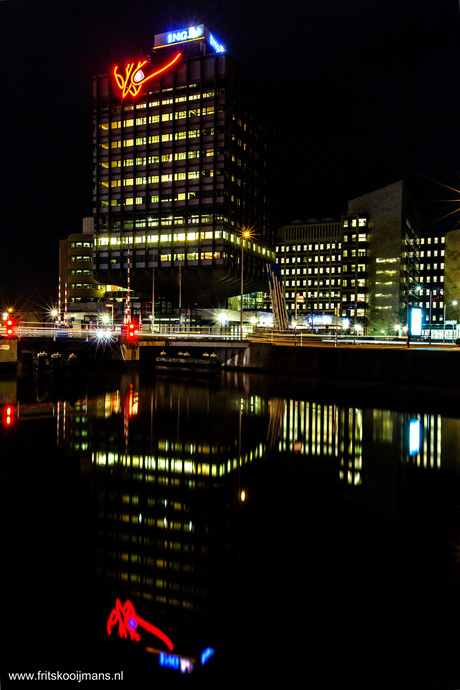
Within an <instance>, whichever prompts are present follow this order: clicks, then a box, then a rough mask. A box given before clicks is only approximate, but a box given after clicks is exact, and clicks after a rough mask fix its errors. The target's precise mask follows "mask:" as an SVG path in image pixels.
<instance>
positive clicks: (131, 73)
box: [113, 53, 182, 98]
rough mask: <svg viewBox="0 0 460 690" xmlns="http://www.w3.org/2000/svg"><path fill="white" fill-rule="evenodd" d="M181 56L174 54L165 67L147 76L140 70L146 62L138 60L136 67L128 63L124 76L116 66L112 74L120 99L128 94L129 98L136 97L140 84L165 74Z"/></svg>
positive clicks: (132, 63)
mask: <svg viewBox="0 0 460 690" xmlns="http://www.w3.org/2000/svg"><path fill="white" fill-rule="evenodd" d="M181 55H182V53H176V55H175V56H174V57H173V59H172V60H170V61H169V62H168V63H167V64H166V65H163V67H160V68H159V69H157V70H155V71H154V72H150V74H147V75H146V74H145V73H144V71H143V69H142V68H143V67H144V65H146V64H147V62H148V60H139V62H138V63H137V65H136V64H135V63H134V62H130V63H129V64H128V65H126V67H125V76H123V75H122V74H120V73H119V72H118V65H117V66H116V67H115V68H114V70H113V74H114V77H115V79H116V81H117V84H118V86H119V87H120V90H121V95H122V97H123V98H125V97H126V96H127V95H128V94H131V96H137V94H138V93H139V91H140V90H141V86H142V84H144V83H145V82H146V81H148V80H149V79H153V77H157V76H158V75H159V74H161V73H162V72H166V70H168V69H169V68H170V67H172V66H173V65H175V64H176V62H177V61H178V60H179V59H180V57H181Z"/></svg>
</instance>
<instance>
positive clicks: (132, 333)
mask: <svg viewBox="0 0 460 690" xmlns="http://www.w3.org/2000/svg"><path fill="white" fill-rule="evenodd" d="M138 335H139V327H138V324H137V323H136V322H135V321H131V322H130V323H129V324H128V340H134V339H135V338H137V336H138Z"/></svg>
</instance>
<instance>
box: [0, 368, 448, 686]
mask: <svg viewBox="0 0 460 690" xmlns="http://www.w3.org/2000/svg"><path fill="white" fill-rule="evenodd" d="M8 398H10V399H15V400H16V401H17V406H16V407H15V413H14V414H13V417H12V420H11V423H10V424H6V418H5V417H3V419H2V436H1V441H0V452H1V465H0V466H1V487H2V493H1V505H2V511H3V515H2V525H3V529H2V547H3V548H2V554H3V563H4V565H3V569H2V571H3V576H4V577H3V606H2V609H3V610H2V614H3V615H2V618H3V626H2V628H3V636H4V643H3V652H4V653H3V655H2V656H3V663H2V677H1V680H2V683H3V687H29V686H31V685H33V683H30V682H29V683H27V682H26V681H23V683H24V684H21V682H19V681H12V680H11V679H9V678H8V673H12V672H30V673H37V672H39V671H40V672H41V673H42V674H53V673H54V674H56V675H55V676H54V678H57V679H58V680H59V679H60V680H61V683H59V682H58V685H57V687H68V686H69V687H71V686H72V682H71V680H70V678H72V676H68V678H69V680H67V679H66V678H67V677H66V676H63V675H62V674H75V675H74V676H73V677H74V678H75V681H74V685H75V686H76V685H80V687H82V686H83V685H85V682H87V683H88V684H89V683H90V681H89V680H88V681H84V680H82V677H81V676H80V675H79V673H92V674H96V673H108V674H116V673H120V672H122V673H123V682H122V683H121V682H120V681H116V680H113V682H112V685H113V684H115V685H119V686H120V687H121V686H123V687H126V688H141V689H143V688H152V687H156V688H169V687H171V688H176V687H213V688H215V687H219V688H235V687H238V688H246V687H248V688H249V687H260V688H281V687H283V688H315V689H316V688H318V689H322V688H324V689H326V688H336V687H344V688H348V687H350V688H369V689H374V688H384V687H385V688H388V687H392V688H404V689H406V688H417V689H419V688H427V689H428V688H430V689H431V688H446V689H447V688H457V687H460V662H459V649H460V626H459V620H460V616H459V614H460V597H459V591H460V491H459V489H460V487H459V469H460V459H459V454H458V442H457V440H458V437H459V434H460V422H459V418H460V408H459V406H458V403H457V401H456V398H455V395H454V393H452V394H448V393H445V392H444V393H436V392H434V391H421V390H418V391H414V390H410V389H400V390H394V389H390V388H386V387H375V388H372V387H365V386H362V387H357V386H352V385H351V384H348V385H346V384H344V385H340V386H332V387H331V386H329V388H327V387H325V385H324V384H323V383H321V382H313V381H308V380H301V379H298V378H276V377H263V376H260V375H250V376H249V375H243V374H224V375H223V376H222V380H221V381H219V382H211V383H206V382H190V381H189V382H187V381H181V380H173V379H168V378H163V377H157V378H156V379H155V377H154V376H153V375H152V374H150V373H147V372H141V374H140V375H139V374H138V373H134V372H129V373H111V374H107V373H104V372H100V373H96V372H89V373H88V374H85V375H84V376H81V377H80V378H79V380H78V381H75V382H72V383H71V384H70V385H68V386H67V387H65V388H62V389H59V390H52V389H51V388H50V387H49V386H47V385H44V386H40V387H37V385H36V383H35V382H34V381H33V378H32V377H31V376H27V375H25V376H23V377H18V378H16V377H13V378H9V379H5V378H3V379H2V381H1V383H0V399H1V400H6V399H8ZM117 599H118V600H119V610H118V613H119V614H120V615H118V617H117V613H116V602H117ZM129 602H131V605H132V607H133V609H132V610H131V613H128V607H129ZM120 610H121V613H120ZM112 611H114V613H113V618H112V621H111V624H110V625H109V626H108V621H109V618H110V615H111V613H112ZM124 614H126V615H125V616H124ZM129 619H131V620H129ZM120 621H121V624H122V625H121V628H120V627H119V623H120ZM149 624H150V626H155V627H154V628H152V627H149ZM108 630H110V632H111V634H110V635H109V634H108ZM120 630H122V631H123V630H124V632H125V634H126V638H122V637H120V635H119V631H120ZM158 631H161V632H160V633H158ZM162 633H163V634H164V635H165V636H166V637H167V638H169V639H170V640H171V643H172V644H173V645H174V649H173V650H172V652H171V653H170V652H169V650H168V649H167V647H166V642H165V638H163V639H161V637H158V635H160V636H161V634H162ZM134 634H138V635H139V638H140V639H139V641H136V640H132V639H130V638H131V636H132V635H134ZM205 650H208V652H207V654H206V656H207V657H208V658H207V660H206V663H205V664H204V665H202V663H201V661H200V659H201V654H202V652H204V651H205ZM210 650H214V652H213V653H211V651H210ZM192 660H193V661H192ZM160 663H161V664H163V666H162V665H160ZM192 664H193V671H192V672H191V673H188V672H186V671H187V670H190V669H191V665H192ZM168 665H169V666H170V667H169V668H168V667H167V666H168ZM181 665H182V670H183V671H184V673H181ZM176 666H177V667H178V668H176ZM59 673H60V674H61V676H59V675H57V674H59ZM94 677H95V676H94ZM36 678H37V676H36ZM41 678H42V679H43V678H45V679H46V678H47V679H48V680H43V684H45V683H46V682H49V681H50V680H52V679H53V676H52V675H48V676H46V675H45V676H44V675H42V676H41ZM78 680H80V681H81V682H80V683H78V682H77V681H78ZM37 682H38V681H37V680H36V683H37ZM38 684H39V685H40V683H39V682H38ZM110 685H111V683H109V686H110Z"/></svg>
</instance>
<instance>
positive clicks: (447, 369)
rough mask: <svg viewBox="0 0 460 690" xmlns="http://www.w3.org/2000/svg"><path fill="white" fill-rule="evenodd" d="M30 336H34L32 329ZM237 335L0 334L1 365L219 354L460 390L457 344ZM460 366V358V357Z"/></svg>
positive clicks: (148, 362) (248, 364) (286, 369)
mask: <svg viewBox="0 0 460 690" xmlns="http://www.w3.org/2000/svg"><path fill="white" fill-rule="evenodd" d="M30 331H33V332H30ZM243 335H244V337H243V338H240V337H239V333H238V332H236V333H235V332H223V331H222V332H180V331H178V330H174V331H168V332H165V333H153V334H152V333H140V334H139V336H138V337H137V338H136V339H135V340H134V341H131V342H129V341H127V340H124V339H121V338H120V337H119V336H118V335H114V334H111V333H110V332H109V331H105V334H104V333H101V332H99V331H84V330H83V331H78V330H73V329H68V330H67V331H66V332H65V333H64V334H60V332H59V331H56V329H54V330H53V329H48V330H47V331H45V333H44V332H43V331H40V329H37V328H33V329H29V330H26V329H21V332H20V333H19V334H18V335H17V337H15V338H9V339H8V338H3V339H1V336H0V365H2V368H3V365H9V366H11V367H14V366H15V365H16V364H17V362H24V361H27V360H29V361H32V359H33V358H34V357H36V355H37V354H38V353H39V352H44V353H47V354H48V355H49V356H50V357H51V355H52V354H55V355H59V354H60V355H61V356H62V357H63V358H65V357H68V356H69V355H70V354H74V355H76V357H77V360H78V362H79V366H80V367H82V368H84V367H95V366H97V367H102V366H121V367H123V366H141V367H152V368H154V367H155V365H156V360H157V357H159V356H160V355H161V356H167V357H172V358H176V359H177V358H180V357H184V358H187V357H189V358H190V359H191V358H193V359H200V358H202V359H203V361H205V358H207V357H211V356H212V357H215V360H214V361H218V362H219V363H220V364H221V365H222V366H224V367H225V368H227V369H233V370H246V371H253V372H264V373H271V374H281V375H295V376H303V377H310V378H317V379H330V380H336V381H337V380H350V381H361V382H366V383H367V382H379V383H393V384H397V385H401V384H417V385H429V386H449V387H452V386H458V385H460V366H458V363H457V359H456V357H459V355H460V348H459V347H457V346H456V345H455V344H453V343H442V342H436V343H429V342H424V341H420V340H418V341H412V340H411V341H410V342H409V341H408V340H407V339H406V338H396V337H392V338H390V337H388V338H382V337H381V336H380V337H379V338H369V337H365V336H360V337H359V336H357V335H356V336H354V335H352V336H350V335H349V334H348V335H340V336H338V335H337V336H335V335H331V334H322V335H316V334H312V333H306V332H295V331H294V330H291V331H289V332H285V333H279V332H276V331H271V330H260V329H254V330H253V329H248V330H247V331H246V329H245V330H244V331H243ZM459 362H460V359H459Z"/></svg>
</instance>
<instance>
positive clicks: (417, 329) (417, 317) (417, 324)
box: [409, 307, 423, 336]
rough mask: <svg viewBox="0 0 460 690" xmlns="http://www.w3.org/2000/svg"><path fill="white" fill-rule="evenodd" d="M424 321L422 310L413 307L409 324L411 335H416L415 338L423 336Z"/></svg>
mask: <svg viewBox="0 0 460 690" xmlns="http://www.w3.org/2000/svg"><path fill="white" fill-rule="evenodd" d="M422 320H423V311H422V309H419V308H418V307H412V309H411V310H410V322H409V327H410V334H411V335H415V336H417V335H422Z"/></svg>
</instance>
